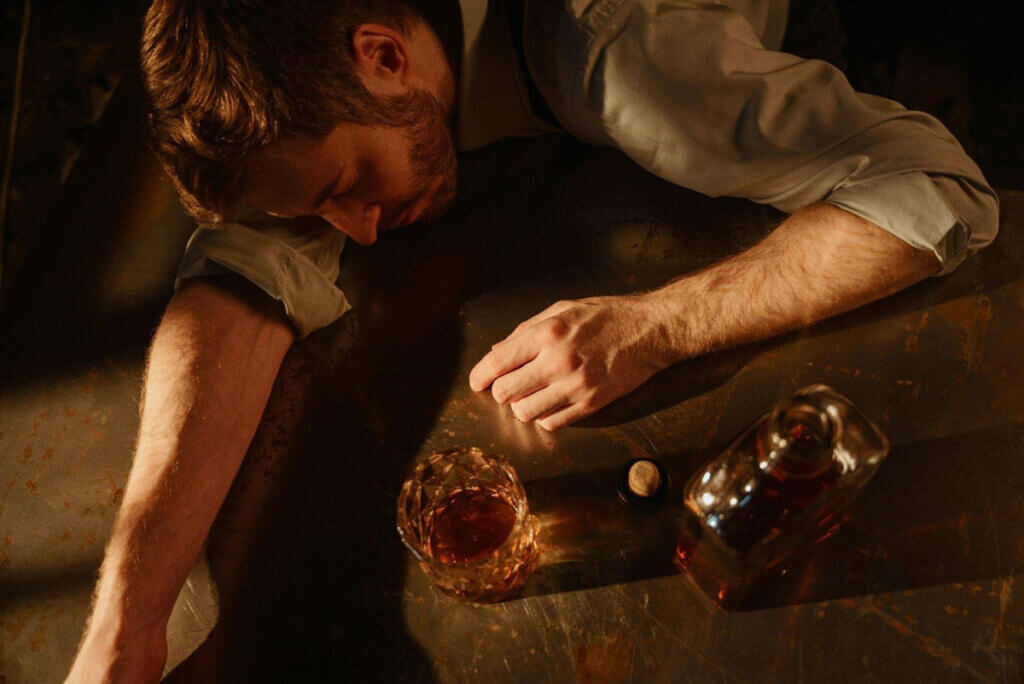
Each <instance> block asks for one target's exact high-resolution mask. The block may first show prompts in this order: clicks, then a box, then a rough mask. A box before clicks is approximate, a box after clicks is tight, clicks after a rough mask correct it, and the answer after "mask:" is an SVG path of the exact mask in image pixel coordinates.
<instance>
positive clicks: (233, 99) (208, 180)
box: [141, 0, 417, 221]
mask: <svg viewBox="0 0 1024 684" xmlns="http://www.w3.org/2000/svg"><path fill="white" fill-rule="evenodd" d="M416 16H417V15H416V14H415V13H414V12H413V11H412V10H411V9H410V8H409V7H408V6H407V5H405V4H403V3H402V2H400V1H399V0H155V1H154V2H153V4H152V6H151V7H150V8H149V11H148V12H147V13H146V19H145V23H144V26H143V36H142V48H141V65H142V75H143V79H144V82H145V86H146V90H147V91H148V93H149V98H150V106H149V113H148V118H149V123H150V128H151V132H152V137H153V144H154V148H155V150H156V153H157V155H158V156H159V157H160V160H161V161H162V163H163V165H164V168H165V169H166V170H167V172H168V174H169V175H170V177H171V179H172V180H173V182H174V184H175V186H176V187H177V188H178V192H179V195H180V197H181V202H182V204H183V205H184V206H185V208H186V209H187V210H188V211H189V213H191V214H192V215H193V216H195V217H196V218H198V219H200V220H205V221H218V220H224V219H225V218H228V217H230V215H231V213H232V211H233V210H234V208H235V206H236V205H237V203H238V200H239V198H240V196H241V195H242V194H243V193H244V189H245V183H246V181H245V171H244V161H243V160H244V158H245V157H246V155H248V154H249V153H250V152H252V151H253V150H255V149H258V148H260V147H262V146H264V145H267V144H270V143H271V142H274V141H275V140H277V139H279V138H281V137H284V136H290V135H312V136H320V135H326V134H327V133H328V132H329V131H330V130H331V129H332V128H333V127H334V126H336V125H337V124H338V123H340V122H343V121H352V122H356V123H375V122H379V121H382V120H384V119H386V113H387V112H386V102H384V101H381V100H378V99H377V98H375V97H374V96H373V95H371V94H370V93H369V92H368V91H367V90H366V89H365V88H364V87H363V84H362V82H361V81H360V80H359V77H358V76H357V75H356V74H355V72H354V70H353V60H352V53H351V36H352V32H353V30H354V29H355V28H356V27H357V26H358V25H359V24H362V23H365V22H370V21H372V22H376V23H381V24H385V25H388V26H391V27H393V28H396V29H398V30H402V31H405V30H407V29H408V28H409V26H410V25H411V24H412V23H413V22H414V20H415V18H416Z"/></svg>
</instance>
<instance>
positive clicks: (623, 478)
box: [619, 458, 669, 503]
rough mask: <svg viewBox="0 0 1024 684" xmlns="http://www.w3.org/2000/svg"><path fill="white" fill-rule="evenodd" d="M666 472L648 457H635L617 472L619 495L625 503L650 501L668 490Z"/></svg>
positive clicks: (655, 499)
mask: <svg viewBox="0 0 1024 684" xmlns="http://www.w3.org/2000/svg"><path fill="white" fill-rule="evenodd" d="M668 486H669V481H668V472H667V471H666V470H665V468H664V466H662V465H661V464H660V463H658V462H657V461H655V460H653V459H650V458H635V459H633V460H632V461H630V462H629V463H627V464H626V465H624V466H622V471H621V472H620V473H619V497H620V498H621V499H622V500H623V501H625V502H626V503H651V502H654V501H658V500H660V499H661V498H662V497H663V496H664V495H665V492H667V491H668Z"/></svg>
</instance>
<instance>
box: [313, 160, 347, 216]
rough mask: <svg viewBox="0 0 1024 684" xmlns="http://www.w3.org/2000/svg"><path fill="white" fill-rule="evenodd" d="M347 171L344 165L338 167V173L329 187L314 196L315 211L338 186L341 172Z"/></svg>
mask: <svg viewBox="0 0 1024 684" xmlns="http://www.w3.org/2000/svg"><path fill="white" fill-rule="evenodd" d="M344 171H345V167H344V166H342V167H341V168H340V169H338V175H337V176H335V177H334V180H332V181H331V182H330V183H329V184H328V185H327V187H325V188H324V189H323V190H321V191H320V192H318V193H317V195H316V197H314V198H313V211H316V210H317V209H318V208H319V207H320V205H321V204H323V203H324V202H326V201H327V198H328V197H330V196H331V194H332V193H333V192H334V188H336V187H337V186H338V181H340V180H341V174H342V173H343V172H344Z"/></svg>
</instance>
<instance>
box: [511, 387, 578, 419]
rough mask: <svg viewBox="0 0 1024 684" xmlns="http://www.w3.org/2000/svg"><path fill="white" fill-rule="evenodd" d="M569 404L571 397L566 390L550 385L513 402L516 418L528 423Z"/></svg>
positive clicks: (513, 411)
mask: <svg viewBox="0 0 1024 684" xmlns="http://www.w3.org/2000/svg"><path fill="white" fill-rule="evenodd" d="M568 404H569V397H568V395H567V394H566V393H565V392H564V391H562V390H559V389H557V388H555V387H550V386H549V387H545V388H544V389H541V390H537V391H536V392H534V393H533V394H528V395H526V396H525V397H523V398H522V399H520V400H518V401H514V402H512V404H511V408H512V414H513V415H514V416H515V417H516V418H518V419H519V420H521V421H523V422H524V423H528V422H530V421H531V420H533V419H534V418H536V417H537V416H543V415H545V414H547V413H551V412H553V411H558V410H559V409H561V408H562V407H563V406H568Z"/></svg>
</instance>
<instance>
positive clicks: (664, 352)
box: [640, 282, 698, 370]
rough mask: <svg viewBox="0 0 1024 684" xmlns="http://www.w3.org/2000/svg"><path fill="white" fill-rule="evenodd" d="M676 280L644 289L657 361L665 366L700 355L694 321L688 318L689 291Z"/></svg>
mask: <svg viewBox="0 0 1024 684" xmlns="http://www.w3.org/2000/svg"><path fill="white" fill-rule="evenodd" d="M678 285H679V283H678V282H672V283H669V284H667V285H664V286H662V287H660V288H658V289H656V290H651V291H649V292H645V293H643V294H642V295H640V296H641V298H642V300H643V308H644V315H645V317H646V320H648V321H650V322H651V324H652V329H651V331H650V334H649V338H650V346H651V348H652V349H653V350H654V357H655V363H656V365H657V366H658V370H662V369H665V368H668V367H669V366H672V365H674V364H676V363H679V362H680V361H683V360H685V359H687V358H690V357H691V356H694V355H696V353H698V352H696V351H695V350H694V348H693V336H692V333H691V328H692V324H691V322H690V321H689V320H688V317H687V314H688V307H687V306H686V304H685V303H686V301H687V299H688V295H687V294H686V292H685V291H684V288H680V287H678Z"/></svg>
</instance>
